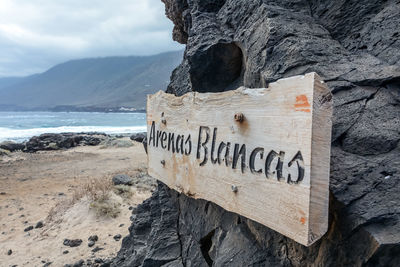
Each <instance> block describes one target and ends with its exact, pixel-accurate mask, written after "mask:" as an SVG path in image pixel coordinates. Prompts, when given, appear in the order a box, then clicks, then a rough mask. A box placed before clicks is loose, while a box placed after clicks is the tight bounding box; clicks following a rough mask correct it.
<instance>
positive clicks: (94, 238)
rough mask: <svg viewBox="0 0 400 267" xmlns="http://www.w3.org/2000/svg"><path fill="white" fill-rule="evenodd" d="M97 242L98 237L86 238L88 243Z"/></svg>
mask: <svg viewBox="0 0 400 267" xmlns="http://www.w3.org/2000/svg"><path fill="white" fill-rule="evenodd" d="M98 240H99V237H98V236H97V235H91V236H89V238H88V241H93V242H97V241H98Z"/></svg>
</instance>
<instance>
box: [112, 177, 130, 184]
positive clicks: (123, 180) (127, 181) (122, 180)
mask: <svg viewBox="0 0 400 267" xmlns="http://www.w3.org/2000/svg"><path fill="white" fill-rule="evenodd" d="M112 182H113V184H114V185H120V184H122V185H132V183H133V180H132V178H131V177H130V176H128V175H125V174H117V175H115V176H114V177H113V178H112Z"/></svg>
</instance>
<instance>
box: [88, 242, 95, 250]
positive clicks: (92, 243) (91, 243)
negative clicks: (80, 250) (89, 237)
mask: <svg viewBox="0 0 400 267" xmlns="http://www.w3.org/2000/svg"><path fill="white" fill-rule="evenodd" d="M95 244H96V242H94V241H89V242H88V247H90V248H91V247H93V246H94V245H95Z"/></svg>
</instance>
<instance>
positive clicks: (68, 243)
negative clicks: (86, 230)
mask: <svg viewBox="0 0 400 267" xmlns="http://www.w3.org/2000/svg"><path fill="white" fill-rule="evenodd" d="M63 244H64V246H68V247H78V246H80V245H81V244H82V239H64V242H63Z"/></svg>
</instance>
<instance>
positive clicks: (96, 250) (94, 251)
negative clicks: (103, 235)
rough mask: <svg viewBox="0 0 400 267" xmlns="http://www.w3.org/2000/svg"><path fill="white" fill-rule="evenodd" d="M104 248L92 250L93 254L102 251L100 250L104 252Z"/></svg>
mask: <svg viewBox="0 0 400 267" xmlns="http://www.w3.org/2000/svg"><path fill="white" fill-rule="evenodd" d="M103 249H104V248H101V247H95V248H94V249H92V252H93V253H96V252H98V251H100V250H103Z"/></svg>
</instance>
